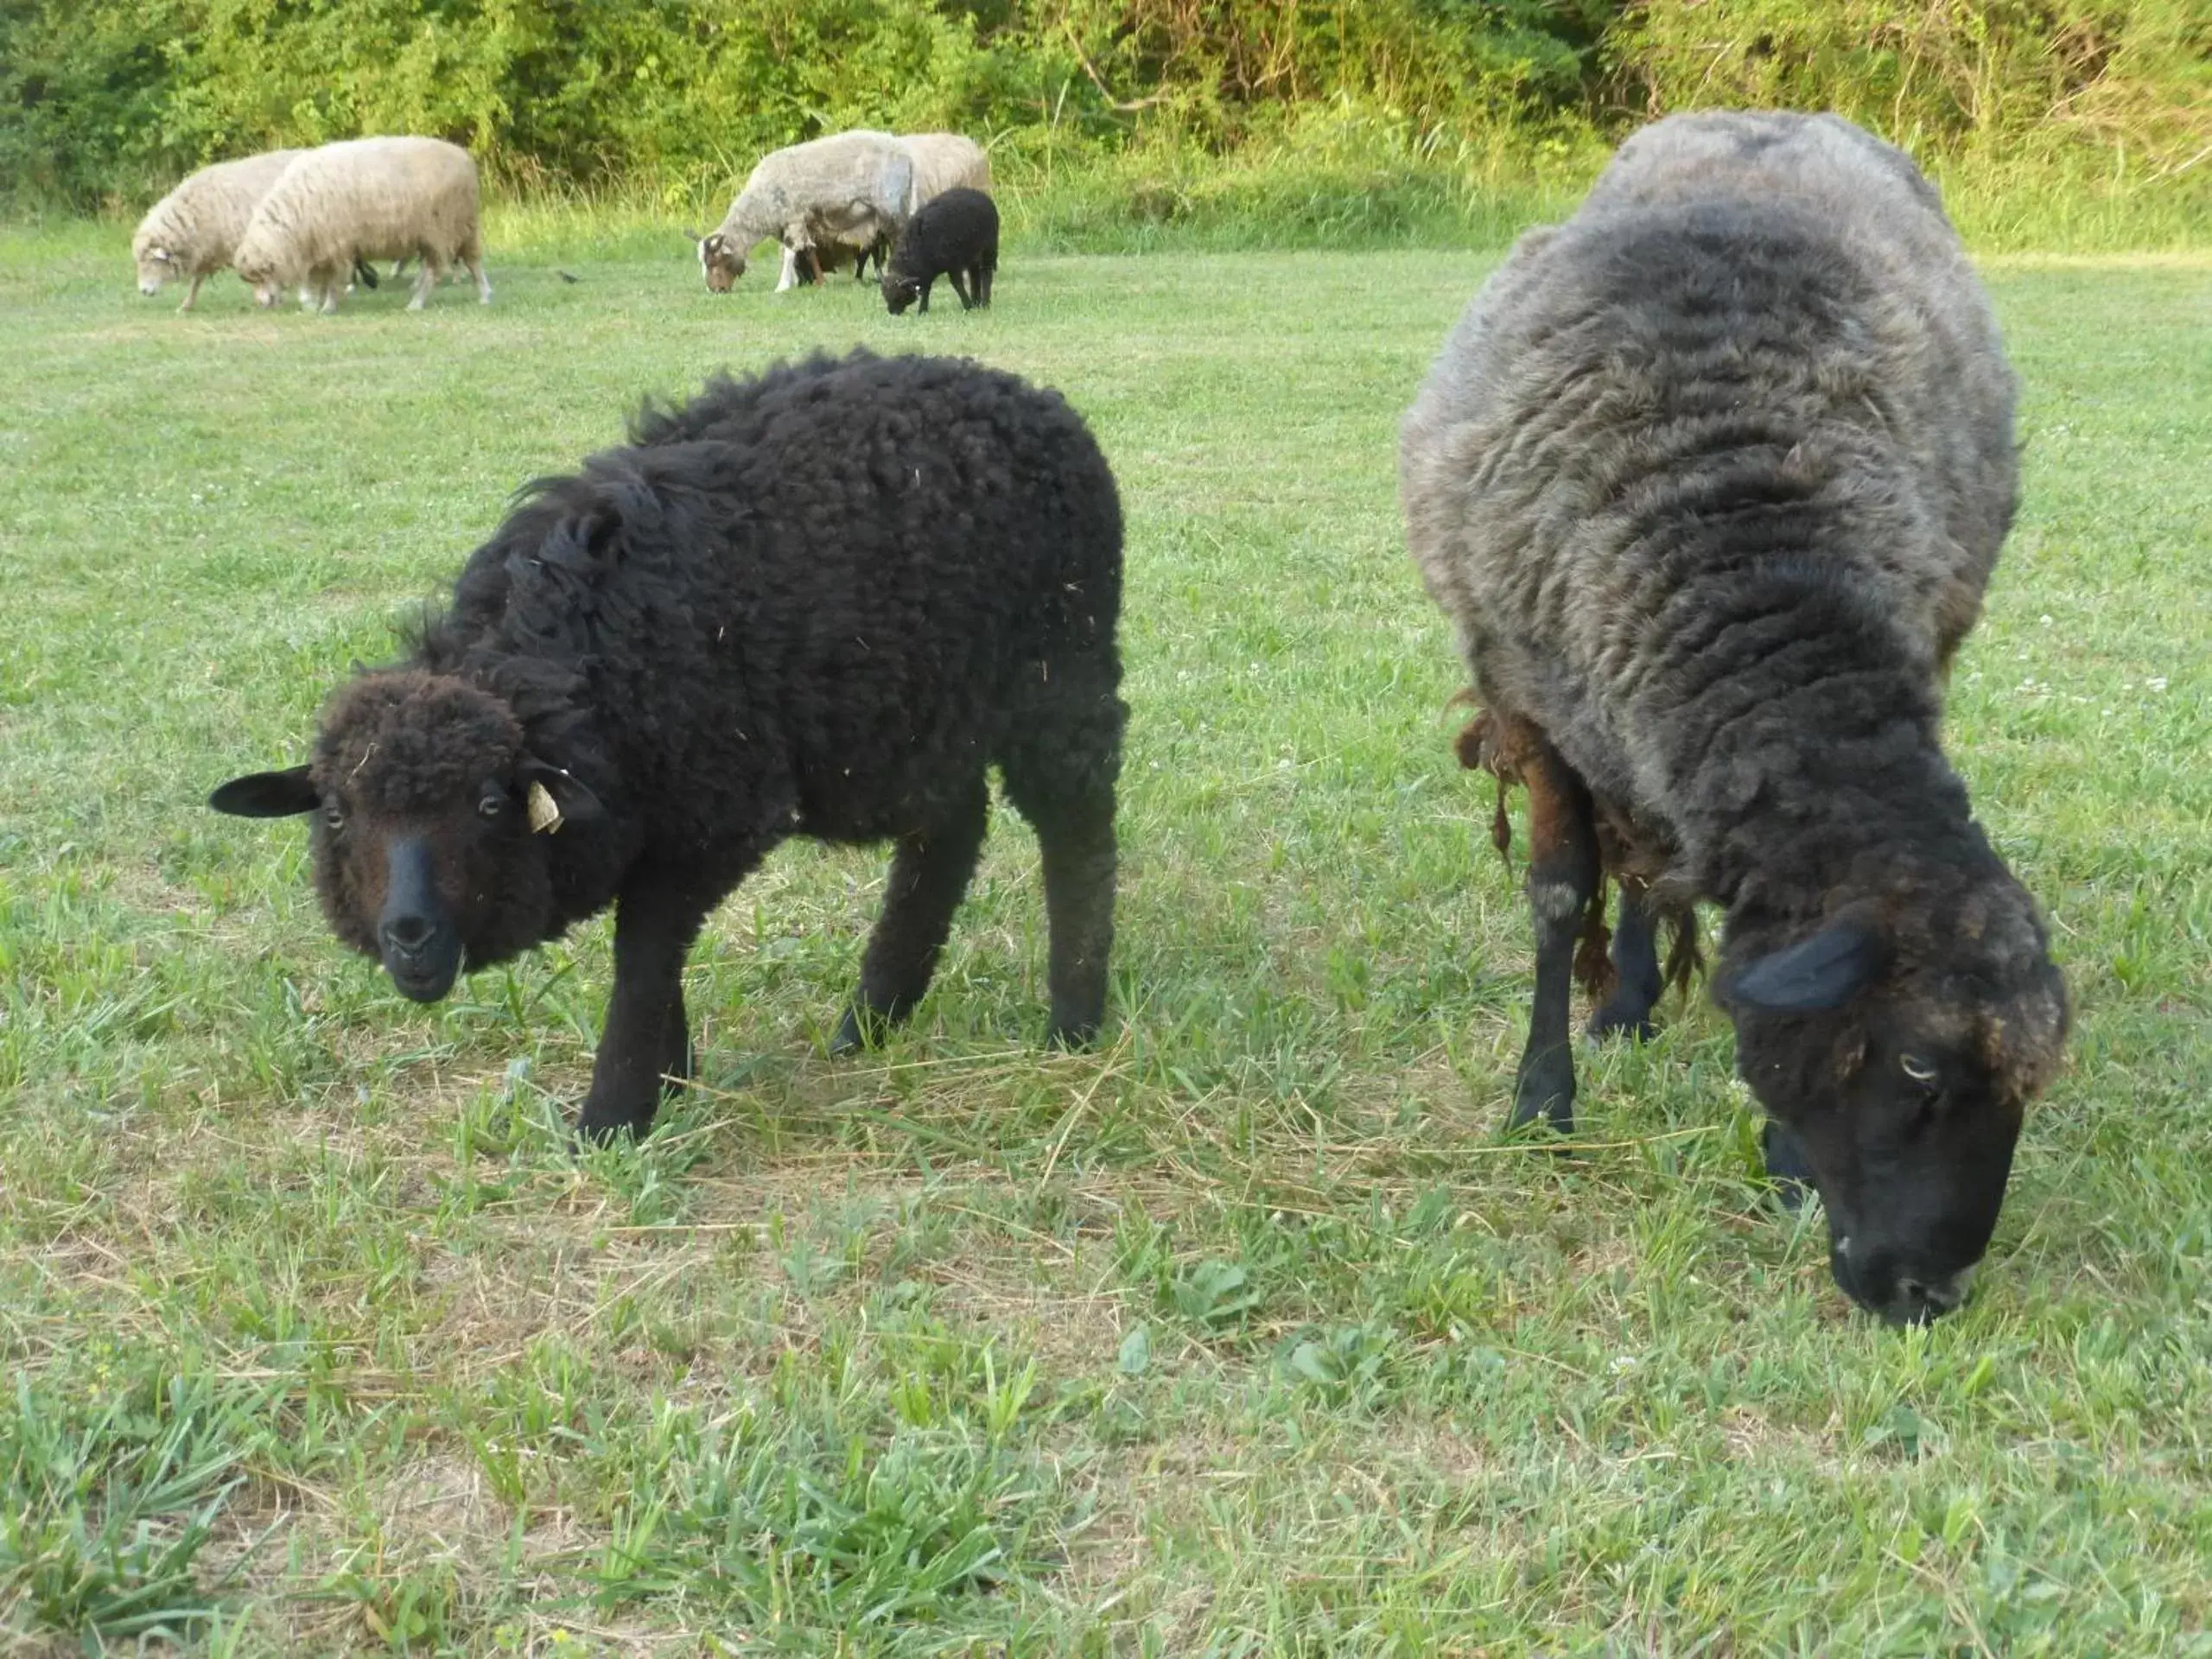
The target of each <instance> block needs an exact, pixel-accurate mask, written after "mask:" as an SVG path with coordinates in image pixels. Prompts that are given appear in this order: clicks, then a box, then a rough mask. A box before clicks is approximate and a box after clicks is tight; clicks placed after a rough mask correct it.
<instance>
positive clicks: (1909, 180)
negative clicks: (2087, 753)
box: [1400, 113, 2067, 1320]
mask: <svg viewBox="0 0 2212 1659" xmlns="http://www.w3.org/2000/svg"><path fill="white" fill-rule="evenodd" d="M2013 396H2014V383H2013V377H2012V371H2011V369H2010V367H2009V366H2008V365H2007V364H2006V362H2005V355H2004V351H2003V348H2002V346H2001V345H2000V343H1999V338H1998V334H1997V328H1996V325H1995V322H1994V321H1993V317H1992V315H1991V312H1990V308H1989V304H1988V302H1987V300H1986V297H1985V296H1984V294H1983V292H1982V289H1981V287H1980V283H1978V282H1977V280H1976V279H1975V277H1974V274H1973V272H1972V270H1970V268H1969V267H1968V265H1967V261H1966V258H1965V256H1964V253H1963V251H1962V250H1961V246H1960V244H1959V240H1958V238H1957V237H1956V235H1955V233H1954V232H1953V231H1952V229H1951V226H1950V225H1949V223H1948V220H1947V219H1945V217H1944V215H1943V212H1942V204H1941V201H1940V200H1939V198H1938V197H1937V194H1936V191H1935V189H1934V188H1933V187H1931V186H1930V185H1929V183H1928V182H1927V181H1926V180H1925V179H1923V177H1922V176H1921V175H1920V174H1919V172H1918V171H1917V170H1916V168H1915V167H1914V166H1913V164H1912V162H1911V161H1910V159H1909V158H1908V157H1907V156H1904V154H1903V153H1902V152H1900V151H1898V150H1897V149H1892V148H1891V147H1890V146H1889V145H1887V144H1885V143H1881V142H1879V141H1878V140H1877V139H1875V138H1872V137H1870V136H1868V135H1867V134H1866V133H1865V132H1863V131H1861V130H1859V128H1857V127H1855V126H1853V125H1852V124H1850V123H1848V122H1846V121H1843V120H1841V119H1840V118H1836V117H1834V116H1800V115H1784V114H1769V113H1731V114H1713V115H1698V116H1682V117H1675V118H1671V119H1669V120H1665V121H1662V122H1659V123H1657V124H1655V125H1652V126H1650V127H1647V128H1646V129H1644V130H1643V131H1641V132H1639V133H1637V135H1636V136H1635V137H1632V138H1630V140H1629V142H1628V143H1626V144H1624V146H1623V147H1622V149H1621V150H1620V153H1619V154H1618V156H1616V157H1615V158H1614V160H1613V162H1612V163H1611V166H1610V167H1609V168H1607V169H1606V171H1605V175H1604V176H1603V177H1602V178H1600V179H1599V181H1598V184H1597V186H1596V187H1595V188H1593V189H1592V192H1591V194H1590V196H1589V198H1588V200H1586V202H1585V203H1584V205H1583V207H1581V209H1580V211H1579V212H1578V213H1576V214H1575V215H1574V217H1573V219H1571V220H1569V221H1568V222H1567V224H1566V225H1564V226H1558V227H1555V228H1547V229H1541V230H1537V231H1534V232H1530V233H1529V234H1528V235H1527V236H1524V237H1523V238H1522V239H1521V241H1520V243H1519V244H1518V245H1516V247H1515V249H1514V251H1513V252H1512V254H1511V255H1510V257H1508V259H1507V261H1506V263H1505V264H1504V265H1503V267H1502V268H1501V269H1500V270H1498V271H1497V273H1496V274H1495V275H1494V276H1493V277H1491V280H1490V281H1489V283H1487V284H1486V285H1485V286H1484V289H1482V291H1481V292H1480V293H1479V294H1478V296H1476V298H1475V301H1474V302H1473V303H1472V304H1471V306H1470V307H1469V308H1468V311H1467V314H1466V315H1465V318H1464V319H1463V320H1462V321H1461V322H1460V324H1459V327H1458V329H1457V330H1456V331H1455V332H1454V334H1452V337H1451V339H1450V340H1449V341H1448V343H1447V344H1446V346H1445V348H1444V350H1443V353H1441V355H1440V357H1439V358H1438V359H1437V361H1436V364H1435V365H1434V367H1433V370H1432V372H1431V373H1430V375H1429V378H1428V381H1427V385H1425V386H1424V387H1423V388H1422V390H1421V394H1420V397H1418V399H1417V400H1416V401H1415V403H1414V406H1413V408H1412V410H1411V411H1410V412H1409V413H1408V416H1407V417H1406V421H1405V424H1404V428H1403V432H1402V445H1401V452H1400V462H1401V484H1402V496H1403V501H1404V507H1405V514H1406V524H1407V531H1408V539H1409V541H1410V543H1411V546H1412V550H1413V554H1414V559H1415V560H1416V562H1417V563H1418V564H1419V565H1420V568H1421V574H1422V576H1423V578H1424V580H1425V582H1427V587H1428V590H1429V592H1430V594H1431V595H1432V596H1433V598H1434V599H1435V600H1436V601H1437V602H1438V603H1439V604H1440V606H1442V607H1443V608H1444V609H1445V611H1446V612H1447V613H1449V614H1450V616H1451V617H1452V620H1453V621H1454V622H1455V623H1456V624H1457V625H1458V628H1459V634H1460V637H1461V640H1462V643H1463V645H1464V647H1465V652H1466V654H1467V657H1468V660H1469V662H1470V664H1471V667H1472V669H1473V673H1474V679H1475V684H1476V688H1477V693H1478V697H1479V701H1480V702H1481V703H1482V705H1483V707H1484V713H1483V714H1482V715H1481V716H1480V717H1479V718H1478V720H1477V721H1476V722H1475V723H1474V724H1473V725H1472V726H1471V727H1470V728H1469V729H1468V732H1467V734H1465V736H1464V737H1463V739H1462V748H1461V753H1462V758H1463V759H1465V760H1468V762H1469V763H1470V764H1475V763H1478V762H1479V763H1480V764H1483V765H1485V766H1489V767H1491V769H1492V770H1494V771H1496V772H1497V774H1498V775H1499V777H1500V779H1501V780H1502V781H1503V780H1506V779H1514V780H1517V781H1519V782H1520V783H1522V784H1523V785H1526V786H1527V789H1528V791H1529V841H1530V855H1531V865H1530V868H1529V901H1530V908H1531V910H1532V911H1533V912H1534V916H1535V931H1536V985H1535V1004H1534V1011H1533V1014H1532V1017H1531V1020H1530V1025H1529V1039H1528V1045H1527V1048H1526V1050H1525V1052H1524V1053H1523V1054H1522V1061H1521V1067H1520V1071H1519V1075H1518V1077H1517V1078H1516V1084H1515V1099H1514V1109H1513V1119H1514V1121H1515V1122H1516V1123H1520V1122H1529V1121H1531V1120H1534V1119H1537V1118H1544V1119H1548V1121H1550V1122H1553V1123H1554V1124H1556V1125H1557V1126H1559V1127H1560V1128H1567V1127H1569V1126H1570V1125H1571V1123H1572V1121H1573V1116H1572V1114H1573V1098H1574V1074H1573V1058H1572V1054H1571V1051H1570V1049H1569V1046H1568V1031H1567V1003H1568V990H1569V982H1570V979H1571V978H1574V977H1579V978H1580V979H1581V980H1582V981H1583V982H1584V983H1585V984H1586V986H1587V987H1589V988H1592V990H1593V992H1594V991H1602V990H1603V989H1604V988H1605V986H1606V984H1607V982H1611V985H1612V994H1611V998H1610V1000H1608V1001H1605V1004H1604V1006H1603V1007H1600V1008H1599V1010H1598V1012H1597V1014H1596V1015H1595V1017H1594V1019H1593V1020H1592V1029H1593V1031H1595V1032H1596V1033H1608V1032H1625V1033H1631V1034H1641V1033H1644V1032H1646V1031H1648V1030H1649V1016H1650V1012H1651V1008H1652V1006H1653V1004H1654V1002H1655V1001H1656V998H1657V996H1658V995H1659V993H1660V990H1661V988H1662V976H1661V974H1660V971H1659V967H1658V963H1657V957H1656V948H1655V944H1654V933H1655V931H1656V927H1657V925H1659V924H1660V923H1661V922H1662V921H1667V920H1671V921H1672V922H1674V923H1675V925H1676V927H1677V930H1678V931H1677V940H1678V943H1688V938H1687V928H1688V920H1689V918H1688V912H1689V907H1690V906H1692V905H1693V904H1694V903H1695V902H1697V901H1700V900H1707V901H1711V902H1713V903H1715V904H1718V905H1719V906H1722V907H1724V909H1725V911H1726V923H1725V929H1724V934H1723V950H1722V957H1721V962H1720V965H1719V973H1718V975H1717V978H1716V982H1715V995H1716V998H1717V1000H1718V1001H1720V1003H1721V1004H1722V1005H1723V1007H1726V1009H1727V1011H1728V1012H1729V1014H1731V1015H1732V1019H1733V1020H1734V1023H1735V1027H1736V1036H1737V1052H1738V1066H1739V1068H1740V1069H1741V1071H1742V1072H1743V1074H1744V1076H1745V1079H1746V1080H1747V1081H1748V1082H1749V1084H1751V1089H1752V1090H1753V1092H1754V1093H1755V1094H1756V1095H1757V1096H1758V1100H1759V1102H1760V1103H1761V1105H1762V1106H1764V1109H1765V1110H1766V1112H1767V1113H1768V1115H1769V1119H1770V1122H1769V1123H1768V1126H1767V1163H1768V1168H1769V1170H1770V1173H1772V1174H1774V1175H1775V1176H1776V1177H1777V1179H1781V1180H1783V1183H1784V1186H1785V1190H1786V1191H1788V1190H1794V1191H1797V1192H1802V1182H1803V1181H1804V1180H1807V1179H1809V1180H1810V1181H1811V1183H1812V1184H1813V1185H1815V1187H1817V1189H1818V1190H1819V1192H1820V1193H1821V1198H1822V1199H1823V1200H1824V1202H1825V1205H1826V1208H1827V1215H1828V1219H1829V1224H1830V1230H1831V1251H1830V1262H1831V1266H1832V1268H1833V1271H1834V1276H1835V1279H1836V1281H1837V1283H1838V1284H1839V1285H1840V1287H1842V1288H1843V1289H1844V1290H1845V1291H1846V1292H1847V1293H1848V1294H1850V1295H1851V1296H1853V1298H1854V1299H1855V1300H1858V1301H1859V1303H1861V1304H1862V1305H1863V1306H1866V1307H1868V1308H1869V1309H1871V1310H1872V1311H1874V1312H1876V1313H1879V1314H1881V1315H1882V1316H1883V1317H1885V1318H1886V1319H1891V1320H1922V1319H1930V1318H1933V1317H1935V1316H1936V1315H1937V1314H1940V1313H1943V1312H1945V1311H1947V1310H1948V1309H1949V1308H1951V1307H1953V1306H1956V1305H1957V1303H1958V1302H1959V1300H1961V1298H1962V1296H1963V1294H1964V1293H1965V1287H1966V1281H1967V1277H1968V1274H1969V1272H1970V1269H1971V1268H1972V1267H1973V1266H1974V1263H1975V1262H1977V1261H1978V1260H1979V1259H1980V1256H1981V1255H1982V1254H1983V1252H1984V1251H1985V1250H1986V1249H1987V1247H1988V1243H1989V1238H1990V1236H1991V1233H1992V1231H1993V1229H1994V1227H1995V1225H1996V1221H1997V1216H1998V1212H1999V1207H2000V1205H2002V1203H2003V1200H2004V1192H2005V1182H2006V1179H2007V1178H2008V1175H2009V1173H2010V1170H2011V1166H2012V1151H2013V1147H2014V1143H2015V1141H2016V1140H2017V1138H2018V1131H2019V1128H2020V1122H2021V1115H2022V1111H2023V1109H2024V1107H2025V1106H2026V1104H2027V1103H2028V1102H2029V1101H2030V1100H2031V1098H2032V1097H2033V1096H2035V1095H2036V1094H2037V1092H2038V1091H2039V1090H2041V1089H2042V1088H2043V1087H2044V1084H2046V1083H2047V1082H2048V1081H2049V1079H2050V1077H2051V1075H2052V1074H2053V1072H2054V1071H2056V1068H2057V1065H2058V1064H2059V1059H2060V1054H2061V1049H2062V1046H2063V1039H2064V1036H2065V1031H2066V1025H2067V1005H2066V995H2065V989H2064V986H2063V982H2062V981H2061V979H2060V976H2059V974H2058V971H2057V969H2056V968H2055V967H2054V966H2053V965H2052V963H2051V961H2050V954H2049V944H2048V938H2047V936H2046V933H2045V931H2044V924H2043V922H2042V920H2041V919H2040V918H2039V917H2038V916H2037V911H2036V907H2035V906H2034V904H2033V902H2032V901H2031V899H2030V898H2029V896H2028V894H2027V893H2026V892H2025V891H2024V889H2023V888H2022V887H2021V886H2020V885H2019V883H2018V881H2016V880H2014V879H2013V878H2012V875H2011V874H2009V873H2008V872H2007V870H2006V868H2005V865H2004V863H2003V861H2001V860H2000V859H1999V857H1998V855H1997V854H1996V853H1995V851H1994V850H1993V849H1992V848H1991V846H1990V844H1989V842H1988V840H1987V838H1986V836H1985V835H1984V834H1983V832H1982V830H1981V829H1980V826H1979V825H1978V824H1976V823H1975V822H1974V817H1973V814H1972V810H1971V807H1970V805H1969V803H1968V801H1967V791H1966V789H1965V786H1964V785H1963V784H1962V783H1961V781H1960V779H1959V777H1958V775H1957V773H1956V772H1954V771H1953V769H1952V767H1951V766H1950V765H1949V763H1948V761H1947V760H1946V759H1945V758H1944V755H1943V753H1942V748H1941V747H1940V745H1939V743H1938V729H1937V728H1938V721H1939V717H1940V715H1941V712H1942V690H1943V683H1944V678H1945V675H1946V671H1947V670H1948V664H1949V662H1950V659H1951V657H1952V654H1953V652H1955V651H1956V649H1957V648H1958V645H1959V642H1960V640H1961V639H1962V638H1963V637H1964V635H1965V634H1966V632H1967V630H1968V629H1969V628H1970V627H1971V626H1973V624H1974V619H1975V617H1976V614H1977V613H1978V612H1979V610H1980V603H1981V595H1982V589H1983V588H1984V586H1985V584H1986V582H1987V581H1988V578H1989V575H1990V571H1991V569H1992V567H1993V564H1994V563H1995V561H1996V558H1997V552H1998V547H1999V543H2000V542H2001V541H2002V540H2003V538H2004V536H2005V530H2006V528H2007V526H2008V525H2009V524H2010V523H2011V520H2012V511H2013V505H2014V501H2015V497H2016V493H2017V487H2018V485H2017V472H2016V465H2015V460H2014V449H2013V439H2012V404H2013ZM1499 829H1500V830H1501V831H1502V830H1503V809H1502V807H1501V813H1500V824H1499ZM1608 876H1611V878H1612V880H1614V881H1615V882H1616V883H1617V884H1618V887H1620V890H1621V904H1620V913H1619V926H1618V931H1616V932H1615V933H1614V934H1613V935H1612V937H1611V963H1610V965H1609V964H1608V963H1607V962H1606V959H1605V937H1606V936H1605V880H1606V878H1607V877H1608ZM1578 946H1580V950H1578ZM1693 958H1694V944H1693V945H1692V946H1691V949H1690V950H1687V951H1684V952H1681V953H1679V954H1678V957H1677V966H1678V967H1679V966H1681V965H1684V964H1686V963H1688V961H1689V960H1691V959H1693Z"/></svg>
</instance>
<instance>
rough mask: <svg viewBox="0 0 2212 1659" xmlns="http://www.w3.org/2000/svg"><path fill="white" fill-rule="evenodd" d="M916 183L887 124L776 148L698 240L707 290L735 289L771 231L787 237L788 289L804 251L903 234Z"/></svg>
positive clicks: (861, 245)
mask: <svg viewBox="0 0 2212 1659" xmlns="http://www.w3.org/2000/svg"><path fill="white" fill-rule="evenodd" d="M913 185H914V158H913V157H912V156H911V155H910V154H908V152H907V150H906V147H905V146H904V145H903V144H901V143H900V142H899V140H898V139H896V138H894V137H892V136H891V135H890V134H889V133H887V132H874V131H869V130H865V129H862V130H855V131H853V132H840V133H836V134H833V135H832V136H830V137H827V138H812V139H809V140H808V141H807V142H806V143H803V144H792V145H790V146H788V147H787V148H785V149H773V150H770V151H769V152H768V154H766V156H762V157H761V158H760V162H759V163H758V165H756V166H755V167H754V168H753V171H752V173H751V175H749V176H748V177H747V179H746V181H745V188H743V189H742V190H741V191H739V192H738V193H737V197H736V200H734V201H732V202H731V203H730V205H729V212H728V213H726V214H724V215H723V217H722V222H721V226H720V228H718V229H717V230H715V232H712V233H711V234H709V235H708V236H704V237H702V238H700V240H699V268H700V270H702V272H703V273H704V274H705V276H706V279H707V288H708V291H709V292H710V293H715V294H727V293H728V292H729V290H730V289H731V288H732V287H734V285H735V283H736V282H737V279H738V278H739V277H742V276H743V275H745V260H746V255H747V253H748V252H749V251H751V250H752V248H753V245H754V244H755V243H757V242H761V241H765V240H766V239H767V238H770V237H774V238H776V239H777V240H778V241H779V242H781V243H782V244H783V245H784V249H785V270H784V277H783V280H782V281H780V282H779V283H778V284H777V288H778V290H779V291H781V290H782V289H785V288H788V287H790V286H791V283H792V282H793V281H795V280H796V277H795V270H794V267H795V264H796V261H797V257H798V255H800V254H805V255H807V256H808V257H813V256H814V253H815V251H816V250H817V248H819V249H821V250H822V251H824V252H829V251H831V250H845V249H866V248H870V247H873V246H874V245H875V244H876V242H877V241H879V240H881V239H886V238H891V237H894V236H896V235H897V234H898V232H899V226H902V225H904V224H905V223H906V216H907V214H908V213H911V212H912V211H913V210H912V207H911V206H910V205H909V204H910V202H911V200H912V196H913Z"/></svg>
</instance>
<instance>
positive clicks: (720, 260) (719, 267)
mask: <svg viewBox="0 0 2212 1659" xmlns="http://www.w3.org/2000/svg"><path fill="white" fill-rule="evenodd" d="M699 269H700V270H701V271H702V272H703V273H704V274H705V276H706V278H707V292H708V293H709V294H727V293H728V292H729V291H730V289H733V288H735V287H736V286H737V279H738V278H739V277H742V276H744V275H745V250H744V249H743V248H741V247H739V246H738V245H736V244H735V243H734V242H733V241H732V240H731V239H730V238H728V237H727V236H724V235H723V234H722V233H721V232H720V231H715V232H709V234H708V235H705V236H702V237H701V238H699Z"/></svg>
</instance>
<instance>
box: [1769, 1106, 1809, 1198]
mask: <svg viewBox="0 0 2212 1659" xmlns="http://www.w3.org/2000/svg"><path fill="white" fill-rule="evenodd" d="M1759 1148H1760V1151H1761V1152H1762V1153H1763V1154H1764V1157H1765V1161H1766V1178H1767V1179H1769V1180H1770V1181H1772V1182H1773V1183H1774V1201H1775V1203H1777V1205H1780V1206H1781V1207H1782V1210H1783V1213H1784V1214H1785V1215H1792V1216H1794V1215H1796V1213H1797V1212H1798V1211H1801V1210H1802V1209H1803V1208H1804V1207H1805V1201H1806V1200H1807V1199H1808V1198H1811V1197H1812V1196H1813V1192H1814V1190H1815V1189H1814V1186H1813V1166H1812V1165H1811V1163H1810V1162H1808V1160H1807V1159H1806V1157H1805V1148H1804V1147H1803V1146H1802V1145H1801V1144H1800V1143H1799V1141H1798V1140H1797V1137H1796V1135H1792V1134H1791V1133H1790V1132H1789V1128H1788V1127H1787V1126H1786V1125H1784V1124H1781V1123H1777V1122H1775V1121H1774V1119H1772V1118H1769V1119H1767V1121H1766V1126H1765V1127H1764V1128H1763V1129H1762V1130H1760V1132H1759Z"/></svg>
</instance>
